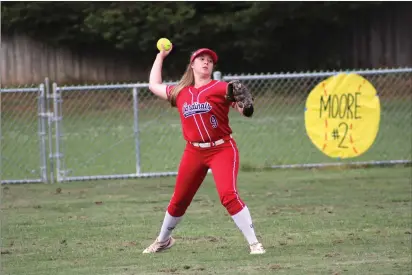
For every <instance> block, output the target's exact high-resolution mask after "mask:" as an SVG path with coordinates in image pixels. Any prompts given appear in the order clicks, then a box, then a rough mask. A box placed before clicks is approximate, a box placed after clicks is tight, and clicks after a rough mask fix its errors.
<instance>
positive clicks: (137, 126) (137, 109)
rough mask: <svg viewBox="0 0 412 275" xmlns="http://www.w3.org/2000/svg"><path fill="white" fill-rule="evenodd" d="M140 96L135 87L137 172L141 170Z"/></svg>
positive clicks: (134, 122)
mask: <svg viewBox="0 0 412 275" xmlns="http://www.w3.org/2000/svg"><path fill="white" fill-rule="evenodd" d="M138 114H139V97H138V89H137V88H136V87H133V126H134V140H135V152H136V174H137V175H139V174H140V172H141V168H140V142H139V115H138Z"/></svg>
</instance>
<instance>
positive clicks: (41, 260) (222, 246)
mask: <svg viewBox="0 0 412 275" xmlns="http://www.w3.org/2000/svg"><path fill="white" fill-rule="evenodd" d="M147 142H149V141H147ZM173 186H174V178H153V179H140V180H127V181H121V180H117V181H100V182H72V183H67V184H59V185H57V184H54V185H46V184H29V185H7V186H2V187H1V188H2V198H1V199H2V201H1V210H2V223H1V242H2V248H1V274H3V275H20V274H30V275H63V274H76V275H82V274H84V275H86V274H87V275H89V274H99V275H104V274H110V275H120V274H124V275H125V274H128V275H132V274H225V275H227V274H259V275H260V274H289V275H297V274H302V275H303V274H304V275H309V274H316V275H319V274H331V275H332V274H335V275H337V274H339V275H342V274H361V275H368V274H370V275H377V274H382V275H383V274H385V275H387V274H393V275H402V274H405V275H406V274H410V270H411V268H412V266H411V231H412V225H411V215H412V214H411V211H410V210H411V206H412V203H411V168H410V167H408V168H404V167H398V168H395V167H393V168H370V169H357V170H337V169H334V170H323V171H319V170H305V171H303V170H299V171H296V170H294V171H292V170H287V171H279V170H278V171H260V172H248V173H246V172H242V173H240V175H239V186H238V187H239V191H240V195H241V196H242V198H243V199H244V200H245V202H246V203H247V204H248V206H249V208H250V210H251V213H252V216H253V219H254V223H255V228H256V230H257V233H258V235H259V238H260V239H261V240H262V242H263V244H264V245H265V247H266V249H267V253H266V254H264V255H256V256H250V255H249V254H248V247H247V246H246V242H245V240H244V239H243V236H242V235H241V233H240V232H239V231H238V229H237V228H236V227H235V225H234V223H233V221H232V220H231V218H230V216H228V215H227V214H226V212H225V209H224V208H223V207H222V206H221V205H220V202H219V199H218V196H217V193H216V190H215V187H214V183H213V181H212V177H211V175H208V176H207V178H206V180H205V182H204V184H203V185H202V187H201V189H200V190H199V192H198V194H197V195H196V197H195V200H194V202H193V204H192V205H191V206H190V208H189V210H188V212H187V215H186V216H185V218H184V220H183V221H182V223H181V224H180V225H179V226H178V228H177V229H176V230H175V234H174V236H175V237H176V239H177V243H176V245H175V246H174V247H173V248H172V249H171V250H168V251H167V252H164V253H161V254H157V255H143V254H141V252H142V250H143V249H144V248H145V247H146V246H147V245H149V244H150V243H151V242H152V241H153V239H154V238H155V237H156V234H157V233H158V230H159V228H160V225H161V221H162V219H163V215H164V211H165V207H166V206H167V204H168V201H169V198H170V196H171V194H172V192H173Z"/></svg>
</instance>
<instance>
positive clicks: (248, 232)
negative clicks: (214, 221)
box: [232, 206, 258, 245]
mask: <svg viewBox="0 0 412 275" xmlns="http://www.w3.org/2000/svg"><path fill="white" fill-rule="evenodd" d="M232 219H233V221H234V222H235V223H236V225H237V227H238V228H239V229H240V231H242V233H243V235H244V236H245V238H246V240H247V241H248V243H249V245H251V244H253V243H257V242H258V240H257V238H256V235H255V230H254V228H253V223H252V217H251V216H250V212H249V209H248V208H247V206H245V207H244V208H243V209H242V210H241V211H240V212H239V213H237V214H235V215H233V216H232Z"/></svg>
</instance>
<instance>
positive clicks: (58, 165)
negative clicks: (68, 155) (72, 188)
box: [53, 83, 64, 182]
mask: <svg viewBox="0 0 412 275" xmlns="http://www.w3.org/2000/svg"><path fill="white" fill-rule="evenodd" d="M61 101H62V99H61V93H60V91H58V87H57V84H56V83H53V107H54V115H53V117H54V118H53V120H54V122H55V131H56V132H55V135H56V140H55V142H56V150H55V151H56V152H55V154H54V155H53V156H54V158H55V159H56V180H57V182H61V181H62V174H63V170H62V169H61V164H62V161H61V158H62V156H63V155H62V153H61V152H60V151H61V150H60V149H61V148H60V137H61V133H60V120H61V119H62V116H60V115H59V114H60V112H61V111H60V107H61V105H60V106H59V103H60V104H61ZM63 180H64V175H63Z"/></svg>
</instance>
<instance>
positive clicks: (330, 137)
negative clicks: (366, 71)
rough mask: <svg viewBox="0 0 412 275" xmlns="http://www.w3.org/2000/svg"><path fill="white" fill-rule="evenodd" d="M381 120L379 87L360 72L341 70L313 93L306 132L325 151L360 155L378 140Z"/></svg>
mask: <svg viewBox="0 0 412 275" xmlns="http://www.w3.org/2000/svg"><path fill="white" fill-rule="evenodd" d="M379 122H380V104H379V97H378V96H377V94H376V90H375V88H374V87H373V86H372V84H371V83H369V82H368V81H367V80H366V79H365V78H363V77H362V76H360V75H357V74H353V73H351V74H346V73H340V74H337V75H334V76H331V77H329V78H328V79H326V80H324V81H322V82H320V83H319V84H318V85H317V86H316V87H315V88H314V89H313V90H312V91H311V92H310V94H309V96H308V98H307V101H306V109H305V126H306V132H307V134H308V136H309V138H310V139H311V141H312V142H313V143H314V144H315V146H316V147H317V148H318V149H319V150H321V151H322V152H323V153H324V154H326V155H327V156H329V157H333V158H341V159H344V158H351V157H357V156H359V155H361V154H363V153H364V152H366V151H367V150H368V149H369V148H370V146H371V145H372V144H373V142H374V141H375V138H376V135H377V133H378V129H379Z"/></svg>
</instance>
